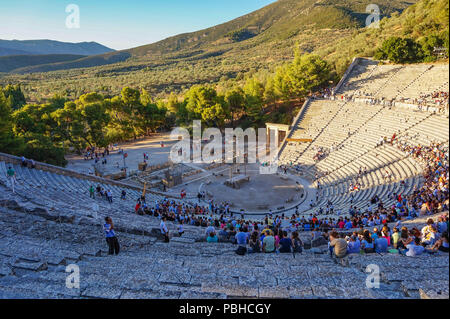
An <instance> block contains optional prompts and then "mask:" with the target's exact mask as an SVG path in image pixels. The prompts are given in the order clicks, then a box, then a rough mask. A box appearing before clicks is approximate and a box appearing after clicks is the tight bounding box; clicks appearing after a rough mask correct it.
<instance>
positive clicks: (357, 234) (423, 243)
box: [328, 213, 449, 258]
mask: <svg viewBox="0 0 450 319" xmlns="http://www.w3.org/2000/svg"><path fill="white" fill-rule="evenodd" d="M448 231H449V220H448V213H447V214H446V215H442V216H440V217H439V218H438V220H437V222H435V221H434V220H433V219H432V218H430V219H428V221H427V224H426V226H424V227H423V228H422V229H421V230H419V229H417V228H416V227H413V228H412V229H408V228H407V227H405V226H403V227H401V228H400V227H397V226H395V227H394V228H393V229H392V230H391V229H390V227H389V226H388V225H387V224H385V225H384V226H383V227H382V228H381V229H379V228H378V227H375V228H373V231H370V230H368V229H364V228H363V227H361V228H360V230H359V231H354V232H353V233H351V234H348V233H345V232H341V233H339V232H337V231H335V230H334V231H332V232H330V234H329V235H328V237H329V245H328V247H329V250H330V254H331V255H334V256H336V257H338V258H342V257H344V256H346V255H348V254H359V253H366V254H370V253H380V254H381V253H400V254H403V255H406V256H410V257H414V256H418V255H421V254H422V253H424V252H425V253H431V254H433V253H436V252H437V251H441V252H445V253H448V251H449V243H448Z"/></svg>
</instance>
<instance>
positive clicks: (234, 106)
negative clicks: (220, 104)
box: [225, 87, 245, 128]
mask: <svg viewBox="0 0 450 319" xmlns="http://www.w3.org/2000/svg"><path fill="white" fill-rule="evenodd" d="M225 102H226V103H227V104H228V109H229V110H230V117H231V126H232V127H233V128H234V120H235V114H236V113H237V114H239V113H241V112H242V111H243V110H244V105H245V93H244V90H242V89H241V88H240V87H235V88H233V89H231V90H229V91H227V92H226V93H225Z"/></svg>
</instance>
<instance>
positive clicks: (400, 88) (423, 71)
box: [280, 60, 449, 214]
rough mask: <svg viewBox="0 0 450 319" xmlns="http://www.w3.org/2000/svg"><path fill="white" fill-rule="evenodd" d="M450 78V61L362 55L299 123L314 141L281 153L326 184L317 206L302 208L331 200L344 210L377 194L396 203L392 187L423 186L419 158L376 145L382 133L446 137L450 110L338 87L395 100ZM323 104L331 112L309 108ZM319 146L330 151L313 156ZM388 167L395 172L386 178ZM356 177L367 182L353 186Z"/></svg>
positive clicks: (426, 139)
mask: <svg viewBox="0 0 450 319" xmlns="http://www.w3.org/2000/svg"><path fill="white" fill-rule="evenodd" d="M445 71H447V74H445V75H444V72H445ZM430 74H431V75H433V77H435V79H434V80H432V81H431V82H432V84H431V85H429V86H428V89H424V90H419V89H418V87H419V86H420V84H419V83H422V82H423V81H424V79H425V80H426V79H428V77H429V76H430ZM446 83H448V65H445V66H444V65H428V64H427V65H425V64H424V65H411V66H399V65H377V64H376V62H374V61H371V60H361V62H360V63H359V64H358V65H356V66H355V67H354V69H353V70H352V72H351V73H350V77H349V78H348V79H347V80H346V82H345V83H344V85H343V86H342V88H341V89H340V90H339V91H338V95H337V97H338V100H316V101H313V102H312V103H311V106H310V107H311V109H309V110H307V112H306V114H305V116H304V119H303V120H301V121H300V123H298V124H297V126H296V127H294V128H293V132H294V135H296V136H299V137H311V138H312V139H313V141H312V142H311V143H302V144H300V145H298V144H296V143H290V144H289V145H287V146H286V147H285V149H284V150H283V152H282V154H281V156H280V159H281V164H287V165H289V164H291V165H297V166H300V167H301V168H302V169H301V172H302V174H303V176H304V177H306V178H310V179H311V180H312V181H316V182H317V181H318V182H319V183H320V185H321V190H320V191H319V198H320V199H319V202H318V203H316V204H317V206H315V207H314V208H313V209H310V210H307V211H306V212H304V213H305V214H309V213H311V212H314V211H315V210H317V208H318V207H320V206H322V205H324V204H325V203H327V202H328V201H329V200H330V201H331V202H332V203H333V204H334V206H335V208H337V209H338V210H339V209H341V210H342V211H343V212H346V211H347V208H348V207H349V206H350V205H352V206H356V207H358V208H364V207H367V203H368V200H369V199H370V198H371V197H372V196H374V195H378V196H379V197H380V198H381V199H382V200H383V201H384V202H385V203H386V204H387V205H389V204H391V203H393V199H392V194H393V193H396V192H399V193H403V194H409V193H410V192H412V191H413V189H414V187H415V186H416V187H419V186H420V185H421V180H422V178H421V171H422V169H421V167H420V165H418V164H417V163H416V162H415V161H414V160H413V159H411V158H408V154H405V153H403V152H401V151H399V150H398V148H397V147H395V146H390V145H386V144H385V145H383V146H381V147H377V145H378V144H379V143H380V141H381V140H382V139H383V138H384V137H386V138H387V139H388V141H390V139H391V137H392V136H393V135H394V134H395V135H396V137H397V140H399V141H402V140H406V139H407V140H408V141H409V142H411V140H414V141H415V142H416V143H417V144H422V145H429V144H430V143H431V142H441V143H442V142H446V141H448V134H449V125H448V117H447V116H444V115H439V114H433V113H429V112H421V111H413V110H412V109H405V108H401V107H391V106H385V105H381V104H365V103H361V102H351V101H346V102H345V101H341V100H339V99H340V95H339V94H344V95H346V96H351V95H353V94H355V95H360V96H370V97H374V98H378V99H388V100H390V99H395V98H398V97H399V96H404V94H405V93H407V94H408V92H410V90H411V88H412V87H416V89H415V90H416V91H417V90H418V91H419V92H421V93H424V92H428V93H431V92H432V91H435V90H436V89H438V88H440V87H442V85H444V86H445V84H446ZM427 85H428V84H427ZM427 90H428V91H427ZM418 94H420V93H418ZM317 109H320V110H327V109H329V110H330V113H329V114H327V113H326V112H323V111H322V112H321V113H320V112H317V111H311V110H317ZM336 109H339V110H338V111H335V110H336ZM311 123H313V124H311ZM310 131H311V132H310ZM299 132H301V133H299ZM319 149H322V150H325V152H326V153H327V154H326V156H325V157H324V158H323V159H321V160H320V161H318V162H315V160H314V156H315V155H316V154H317V151H318V150H319ZM360 168H362V169H364V168H366V170H367V174H365V175H363V176H361V177H360V178H357V177H358V173H359V171H360ZM387 174H388V175H390V176H391V178H389V179H387V178H386V177H385V176H386V175H387ZM357 181H358V182H359V183H361V184H362V187H361V188H360V190H359V191H357V192H354V191H352V192H350V191H349V189H350V185H355V184H356V182H357ZM402 182H406V183H402ZM315 185H316V186H317V183H316V184H315Z"/></svg>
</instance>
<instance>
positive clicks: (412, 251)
mask: <svg viewBox="0 0 450 319" xmlns="http://www.w3.org/2000/svg"><path fill="white" fill-rule="evenodd" d="M406 248H407V249H408V251H407V252H406V256H409V257H415V256H419V255H421V254H422V253H423V252H424V250H425V248H424V247H423V246H422V245H420V238H419V237H416V238H414V242H411V244H409V245H406Z"/></svg>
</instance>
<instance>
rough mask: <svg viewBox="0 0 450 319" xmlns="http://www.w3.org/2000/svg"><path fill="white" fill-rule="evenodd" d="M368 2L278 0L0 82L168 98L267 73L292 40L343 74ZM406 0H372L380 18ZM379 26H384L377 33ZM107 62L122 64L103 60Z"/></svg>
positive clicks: (34, 90) (40, 92)
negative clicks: (129, 90)
mask: <svg viewBox="0 0 450 319" xmlns="http://www.w3.org/2000/svg"><path fill="white" fill-rule="evenodd" d="M371 2H372V1H370V0H327V1H325V0H318V1H317V0H303V1H298V0H279V1H277V2H274V3H272V4H270V5H268V6H266V7H264V8H262V9H260V10H257V11H255V12H252V13H249V14H247V15H244V16H242V17H239V18H237V19H234V20H232V21H230V22H227V23H224V24H221V25H218V26H215V27H211V28H208V29H205V30H201V31H197V32H192V33H186V34H180V35H177V36H174V37H171V38H168V39H165V40H162V41H159V42H156V43H153V44H149V45H145V46H141V47H137V48H133V49H129V50H124V51H118V53H117V56H115V59H108V58H106V56H105V55H98V56H88V57H85V58H82V59H79V60H76V61H69V62H59V63H57V64H46V65H40V66H36V67H28V68H24V69H19V70H17V69H16V70H15V71H14V72H16V73H26V74H24V75H17V74H13V75H3V76H0V85H2V84H5V83H20V84H21V85H22V88H23V89H24V90H25V91H26V93H27V95H28V96H29V97H31V99H32V100H40V99H45V98H48V97H51V96H53V94H54V93H60V94H63V95H67V96H68V97H69V98H76V97H78V96H79V95H81V94H83V93H86V92H91V91H97V92H99V93H102V94H105V95H112V94H117V93H118V92H120V90H121V88H122V87H124V86H131V87H136V88H145V89H146V90H148V91H149V92H150V93H151V94H152V95H157V96H166V95H167V94H169V93H170V92H175V93H180V92H184V91H185V90H186V89H187V88H189V87H190V86H191V85H193V84H201V83H216V82H223V83H225V82H226V81H227V80H228V79H232V78H237V80H239V79H242V78H243V76H244V75H245V74H251V73H254V72H256V71H264V70H265V71H264V72H273V70H274V69H275V68H276V67H277V66H278V65H280V64H281V63H283V62H285V61H287V60H290V59H291V58H292V57H293V48H294V47H295V46H297V45H298V46H299V47H300V49H301V50H302V51H305V52H316V53H320V54H321V55H322V56H325V57H326V58H327V59H330V60H331V61H332V63H333V64H336V69H337V70H338V72H342V70H343V69H345V67H346V66H347V65H348V62H349V61H351V59H352V58H353V55H354V54H355V53H353V52H348V51H349V50H351V49H353V48H352V45H349V43H348V41H354V40H353V37H354V36H355V35H357V34H361V33H362V32H365V28H364V22H365V19H366V17H367V15H368V13H366V12H365V9H366V6H367V5H368V4H370V3H371ZM412 3H415V1H414V0H411V1H398V0H394V1H389V0H381V1H378V5H379V7H380V10H381V13H382V16H384V17H388V16H391V15H393V16H394V17H399V16H401V15H400V12H402V11H403V10H404V9H405V8H407V7H408V6H410V5H411V4H412ZM379 31H383V30H378V31H376V32H379ZM383 32H384V31H383ZM338 44H341V45H342V46H343V49H342V48H341V47H339V48H338ZM330 48H333V49H330ZM368 48H370V49H374V48H375V46H374V45H369V46H368ZM335 50H340V52H336V51H335ZM119 53H120V54H119ZM357 53H358V52H357ZM111 61H113V62H120V63H112V64H110V65H105V64H107V63H106V62H111ZM99 64H102V65H101V66H99ZM48 71H55V72H48ZM36 72H47V73H36Z"/></svg>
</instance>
